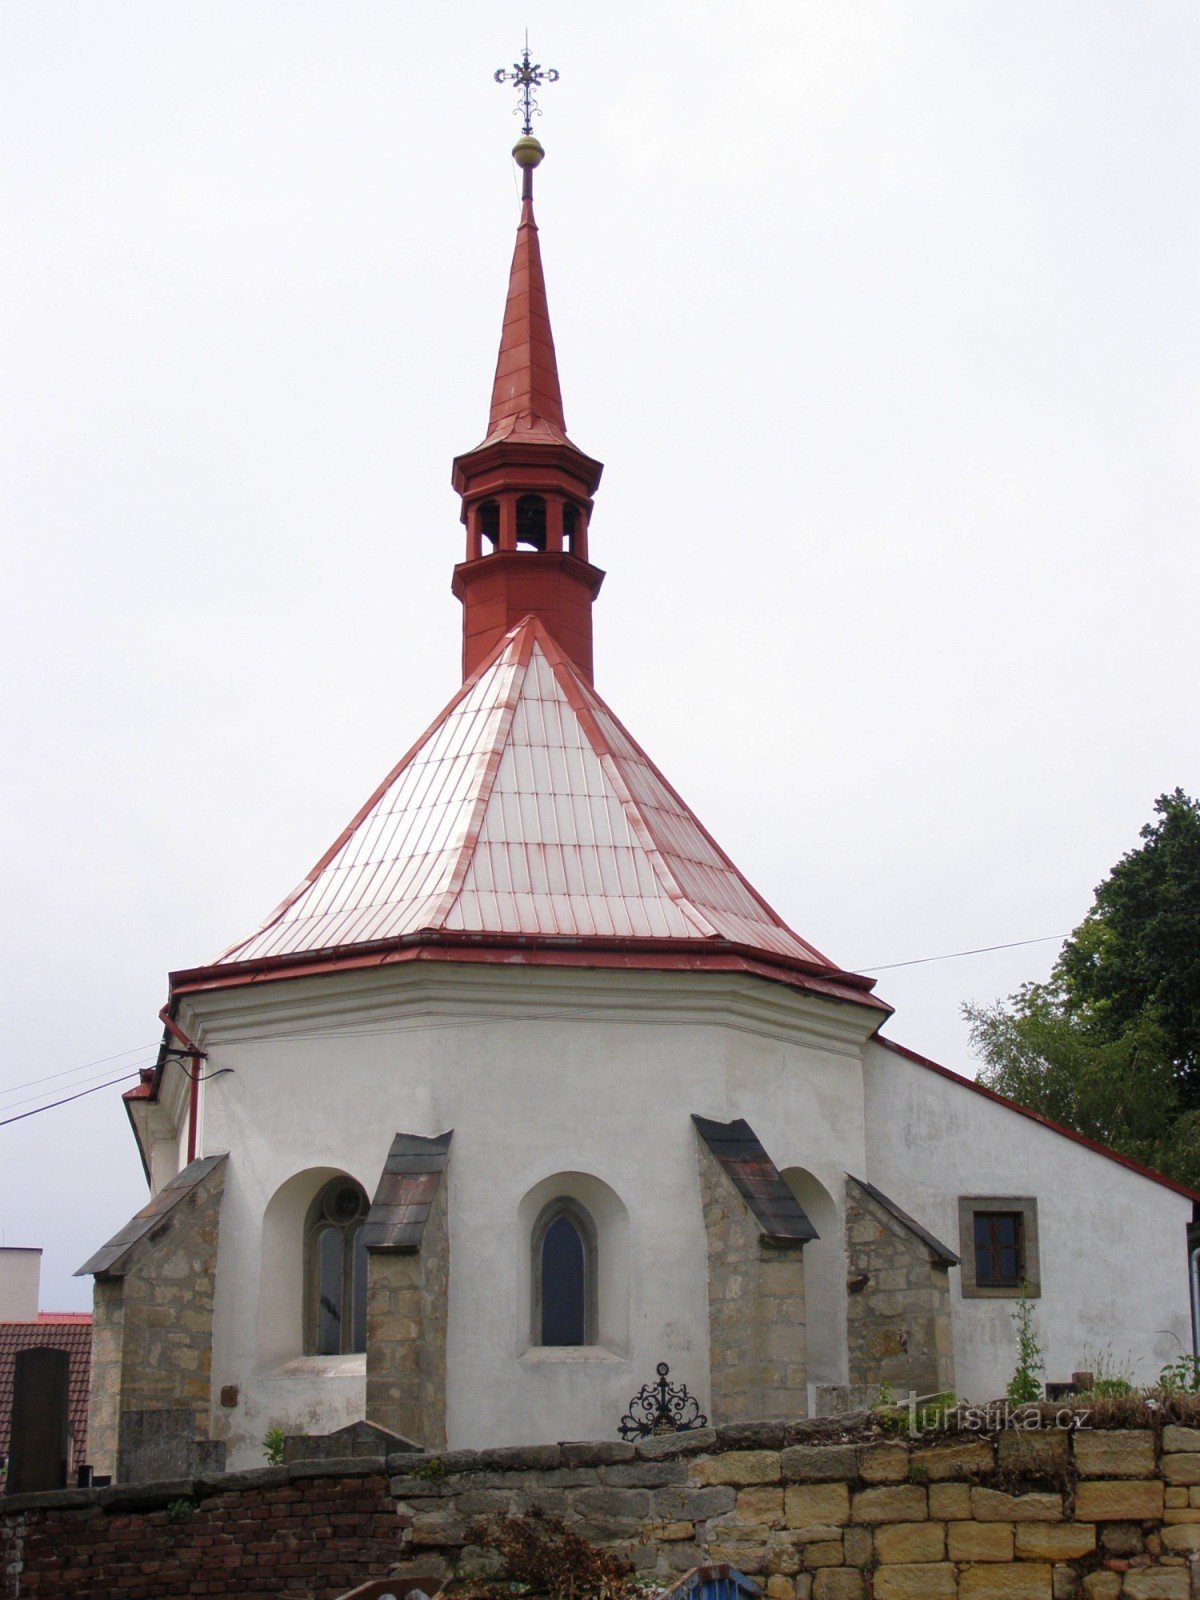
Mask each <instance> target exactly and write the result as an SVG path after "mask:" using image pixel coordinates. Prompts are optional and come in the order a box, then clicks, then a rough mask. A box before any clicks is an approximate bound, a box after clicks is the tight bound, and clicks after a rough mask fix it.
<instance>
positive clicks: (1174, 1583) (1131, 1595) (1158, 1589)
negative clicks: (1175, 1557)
mask: <svg viewBox="0 0 1200 1600" xmlns="http://www.w3.org/2000/svg"><path fill="white" fill-rule="evenodd" d="M1191 1592H1192V1585H1191V1580H1190V1579H1189V1577H1188V1575H1187V1572H1186V1570H1185V1569H1184V1568H1183V1567H1158V1568H1155V1567H1141V1568H1139V1569H1138V1570H1137V1571H1136V1572H1127V1573H1126V1574H1125V1587H1124V1588H1123V1589H1122V1590H1121V1594H1122V1596H1123V1600H1189V1597H1190V1596H1191Z"/></svg>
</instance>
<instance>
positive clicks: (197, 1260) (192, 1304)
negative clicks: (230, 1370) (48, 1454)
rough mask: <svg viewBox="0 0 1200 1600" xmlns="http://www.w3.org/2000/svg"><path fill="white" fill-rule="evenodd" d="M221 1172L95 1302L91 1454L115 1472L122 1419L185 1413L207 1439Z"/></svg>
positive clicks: (136, 1250)
mask: <svg viewBox="0 0 1200 1600" xmlns="http://www.w3.org/2000/svg"><path fill="white" fill-rule="evenodd" d="M224 1186H225V1166H224V1163H222V1164H220V1165H219V1166H217V1167H216V1168H214V1169H213V1171H212V1172H210V1173H209V1174H208V1175H207V1177H205V1178H204V1179H202V1181H201V1182H200V1183H199V1184H197V1186H196V1188H195V1189H194V1190H193V1191H192V1192H191V1193H190V1194H188V1195H187V1196H185V1197H184V1199H182V1200H181V1201H180V1202H179V1203H178V1204H177V1205H176V1206H174V1207H173V1208H172V1209H171V1211H170V1212H168V1213H167V1215H166V1216H165V1217H164V1219H163V1221H162V1222H161V1223H160V1224H159V1226H158V1227H156V1228H154V1229H153V1230H152V1231H151V1232H150V1233H148V1234H147V1235H145V1237H144V1238H142V1239H139V1240H138V1241H137V1242H136V1243H135V1244H134V1245H132V1246H131V1247H130V1253H129V1260H128V1264H127V1266H126V1267H125V1270H124V1273H123V1275H122V1276H121V1277H117V1278H108V1279H104V1278H98V1279H97V1281H96V1286H95V1293H94V1299H93V1319H94V1320H93V1328H92V1398H91V1405H90V1410H89V1416H88V1453H89V1455H90V1456H91V1462H92V1466H93V1467H94V1468H95V1470H96V1472H98V1473H106V1474H110V1475H115V1474H116V1473H117V1470H118V1458H119V1454H120V1437H119V1436H120V1430H121V1418H122V1416H123V1414H125V1413H127V1412H131V1411H168V1410H169V1411H175V1412H179V1411H190V1412H191V1413H192V1415H193V1417H194V1435H195V1437H197V1438H199V1439H207V1438H208V1437H209V1433H210V1428H209V1407H210V1398H211V1378H210V1373H211V1366H212V1326H213V1296H214V1291H215V1287H216V1265H217V1234H218V1229H219V1226H220V1218H221V1195H222V1192H223V1190H224Z"/></svg>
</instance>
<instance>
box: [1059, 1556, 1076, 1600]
mask: <svg viewBox="0 0 1200 1600" xmlns="http://www.w3.org/2000/svg"><path fill="white" fill-rule="evenodd" d="M1054 1600H1079V1574H1078V1573H1077V1572H1076V1571H1075V1568H1074V1567H1069V1566H1065V1565H1063V1564H1062V1563H1061V1562H1060V1563H1058V1564H1057V1565H1056V1566H1055V1568H1054Z"/></svg>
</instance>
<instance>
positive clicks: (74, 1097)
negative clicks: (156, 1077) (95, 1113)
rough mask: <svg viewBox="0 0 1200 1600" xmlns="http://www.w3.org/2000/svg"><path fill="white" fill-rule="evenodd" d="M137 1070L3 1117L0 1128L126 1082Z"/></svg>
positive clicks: (134, 1076) (137, 1075)
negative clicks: (63, 1098) (47, 1103)
mask: <svg viewBox="0 0 1200 1600" xmlns="http://www.w3.org/2000/svg"><path fill="white" fill-rule="evenodd" d="M140 1076H141V1074H140V1073H137V1072H127V1073H124V1074H123V1075H122V1076H121V1077H119V1078H110V1079H109V1080H108V1082H107V1083H97V1084H96V1085H95V1086H94V1087H93V1088H91V1089H81V1090H80V1091H79V1093H78V1094H69V1095H67V1097H66V1099H65V1100H52V1101H51V1102H50V1104H49V1105H48V1106H34V1108H33V1110H32V1111H22V1112H21V1113H20V1115H19V1116H15V1117H5V1118H4V1120H3V1121H2V1122H0V1128H7V1127H8V1125H9V1123H10V1122H24V1121H25V1118H26V1117H37V1116H40V1115H41V1113H42V1112H43V1111H54V1110H56V1109H57V1108H58V1107H59V1106H69V1105H70V1103H71V1101H72V1100H82V1099H83V1097H84V1096H85V1095H89V1094H96V1093H97V1092H98V1091H99V1090H101V1089H111V1088H112V1087H113V1085H114V1084H118V1083H128V1081H129V1079H130V1078H137V1077H140Z"/></svg>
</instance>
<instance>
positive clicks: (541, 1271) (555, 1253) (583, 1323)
mask: <svg viewBox="0 0 1200 1600" xmlns="http://www.w3.org/2000/svg"><path fill="white" fill-rule="evenodd" d="M532 1244H533V1316H532V1322H533V1328H532V1340H533V1343H534V1344H540V1345H584V1344H595V1342H596V1226H595V1224H594V1223H593V1221H592V1219H591V1217H590V1216H589V1215H588V1213H587V1212H586V1211H585V1210H584V1208H583V1207H582V1206H581V1205H580V1204H579V1202H578V1201H577V1200H572V1199H569V1198H568V1197H567V1196H565V1195H564V1196H562V1197H560V1198H559V1199H557V1200H552V1201H551V1202H550V1204H549V1205H548V1206H545V1207H544V1208H543V1210H542V1212H541V1215H540V1216H539V1217H538V1219H537V1222H536V1224H535V1225H534V1230H533V1240H532Z"/></svg>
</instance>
